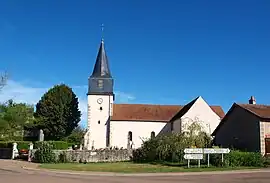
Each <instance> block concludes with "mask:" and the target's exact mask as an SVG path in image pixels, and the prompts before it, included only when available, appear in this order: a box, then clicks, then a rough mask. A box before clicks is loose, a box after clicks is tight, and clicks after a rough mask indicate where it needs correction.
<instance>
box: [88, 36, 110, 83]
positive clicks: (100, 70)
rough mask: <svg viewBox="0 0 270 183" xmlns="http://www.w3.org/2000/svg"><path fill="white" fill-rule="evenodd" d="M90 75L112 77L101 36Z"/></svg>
mask: <svg viewBox="0 0 270 183" xmlns="http://www.w3.org/2000/svg"><path fill="white" fill-rule="evenodd" d="M91 77H95V78H112V75H111V71H110V67H109V61H108V58H107V55H106V51H105V46H104V40H103V38H102V39H101V43H100V47H99V51H98V55H97V59H96V63H95V67H94V70H93V73H92V75H91Z"/></svg>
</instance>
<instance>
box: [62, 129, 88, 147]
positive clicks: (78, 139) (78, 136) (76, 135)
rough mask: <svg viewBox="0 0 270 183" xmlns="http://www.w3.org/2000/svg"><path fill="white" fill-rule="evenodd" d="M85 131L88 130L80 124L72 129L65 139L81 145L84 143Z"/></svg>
mask: <svg viewBox="0 0 270 183" xmlns="http://www.w3.org/2000/svg"><path fill="white" fill-rule="evenodd" d="M85 132H86V131H85V130H84V129H82V128H81V127H80V126H78V127H77V128H75V129H74V130H73V131H72V133H71V134H70V135H69V136H68V137H66V138H64V139H63V140H65V141H67V142H69V143H73V144H76V145H80V144H81V143H82V140H83V137H84V134H85Z"/></svg>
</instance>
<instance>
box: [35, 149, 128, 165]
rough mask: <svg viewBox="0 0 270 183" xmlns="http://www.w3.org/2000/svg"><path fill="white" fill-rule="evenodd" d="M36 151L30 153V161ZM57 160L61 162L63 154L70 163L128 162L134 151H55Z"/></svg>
mask: <svg viewBox="0 0 270 183" xmlns="http://www.w3.org/2000/svg"><path fill="white" fill-rule="evenodd" d="M35 151H36V149H33V150H32V151H31V152H30V157H31V158H30V159H31V160H33V159H34V153H35ZM54 153H55V154H56V159H57V160H59V158H61V156H62V157H63V154H65V157H66V158H67V160H68V162H119V161H128V160H130V159H131V157H132V150H128V149H119V150H109V149H104V150H95V151H91V150H54Z"/></svg>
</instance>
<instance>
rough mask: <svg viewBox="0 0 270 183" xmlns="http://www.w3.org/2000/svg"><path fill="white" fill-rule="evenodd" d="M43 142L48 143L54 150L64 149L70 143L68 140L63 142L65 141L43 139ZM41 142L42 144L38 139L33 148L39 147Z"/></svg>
mask: <svg viewBox="0 0 270 183" xmlns="http://www.w3.org/2000/svg"><path fill="white" fill-rule="evenodd" d="M45 142H47V143H48V144H50V145H51V147H52V149H55V150H65V149H68V147H69V145H70V144H69V143H68V142H65V141H45ZM41 144H43V142H40V141H38V142H35V144H34V149H37V148H39V147H40V145H41Z"/></svg>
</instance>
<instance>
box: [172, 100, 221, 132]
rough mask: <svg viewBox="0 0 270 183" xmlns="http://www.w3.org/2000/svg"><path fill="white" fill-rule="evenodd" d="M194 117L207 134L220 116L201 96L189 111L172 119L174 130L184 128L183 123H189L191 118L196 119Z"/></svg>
mask: <svg viewBox="0 0 270 183" xmlns="http://www.w3.org/2000/svg"><path fill="white" fill-rule="evenodd" d="M196 118H197V119H198V121H200V122H201V125H202V127H203V128H204V131H205V132H207V133H209V134H212V133H213V131H214V130H215V129H216V127H217V126H218V124H219V123H220V117H219V116H218V115H217V114H216V113H215V112H214V111H213V110H212V109H211V108H210V106H209V105H208V104H207V103H206V102H205V101H204V100H203V98H202V97H199V98H198V99H197V100H196V102H195V103H194V104H193V105H192V107H191V108H190V109H189V111H188V112H187V113H186V114H184V115H183V116H182V118H181V120H178V119H177V120H175V121H174V124H173V125H174V128H173V129H174V132H180V131H181V130H186V129H185V126H187V125H185V124H190V123H191V122H192V120H193V121H196ZM179 123H181V124H179ZM180 126H181V127H180Z"/></svg>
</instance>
